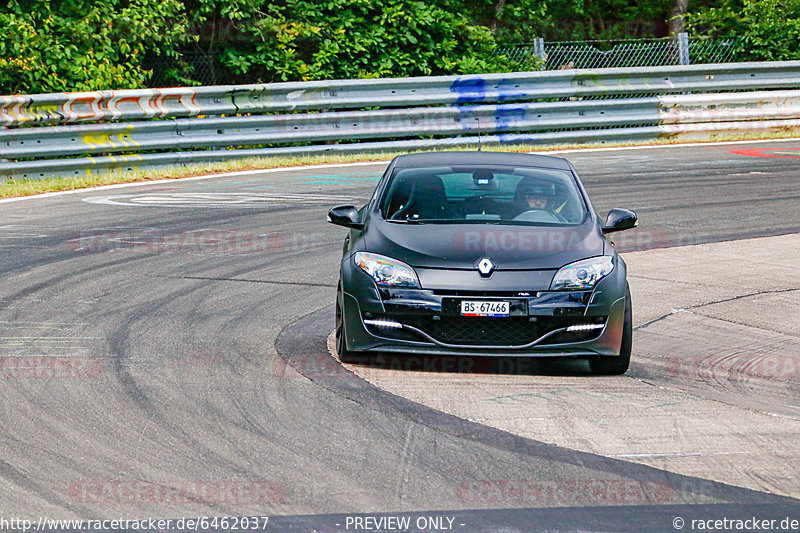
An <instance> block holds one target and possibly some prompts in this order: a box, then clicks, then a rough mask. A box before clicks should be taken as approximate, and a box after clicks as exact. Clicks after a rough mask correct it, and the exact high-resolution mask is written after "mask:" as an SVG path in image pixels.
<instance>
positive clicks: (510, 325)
mask: <svg viewBox="0 0 800 533" xmlns="http://www.w3.org/2000/svg"><path fill="white" fill-rule="evenodd" d="M386 318H388V319H390V320H396V321H398V322H400V323H401V324H406V325H409V326H413V327H415V328H417V329H420V330H422V331H424V332H425V333H426V334H428V335H430V336H431V337H433V338H434V339H436V340H437V341H439V342H441V343H444V344H460V345H468V346H476V347H479V346H522V345H525V344H529V343H531V342H533V341H535V340H536V339H538V338H539V337H541V336H542V335H545V334H546V333H548V332H550V331H553V330H554V329H558V328H563V327H566V326H569V325H572V324H576V323H578V322H580V323H586V322H587V319H585V318H583V317H581V318H577V319H576V318H557V317H540V318H539V319H538V320H536V321H531V320H530V319H529V318H528V317H527V316H524V317H506V318H495V317H458V316H442V317H440V319H439V320H434V319H433V317H431V316H427V317H413V316H404V317H386ZM595 320H596V321H598V322H603V321H604V320H605V317H598V318H596V319H591V320H590V321H595ZM370 329H373V328H370ZM601 331H602V330H589V331H575V332H563V333H559V334H557V335H554V336H553V337H550V338H548V339H546V340H545V341H544V342H543V343H542V344H543V345H546V344H558V343H567V342H581V341H586V340H591V339H593V338H595V337H597V336H598V335H599V334H600V332H601ZM380 335H381V336H383V337H391V338H396V339H398V340H418V341H425V340H426V339H424V338H423V337H421V336H418V335H416V334H415V333H413V332H412V331H410V330H407V329H392V330H390V329H382V330H381V332H380ZM414 337H416V338H414Z"/></svg>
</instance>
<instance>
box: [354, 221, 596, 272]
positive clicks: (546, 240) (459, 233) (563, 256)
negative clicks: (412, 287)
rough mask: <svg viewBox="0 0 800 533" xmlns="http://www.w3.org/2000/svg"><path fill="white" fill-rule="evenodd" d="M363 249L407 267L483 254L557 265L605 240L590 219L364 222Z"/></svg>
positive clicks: (505, 266)
mask: <svg viewBox="0 0 800 533" xmlns="http://www.w3.org/2000/svg"><path fill="white" fill-rule="evenodd" d="M365 240H366V243H365V244H366V246H367V249H368V251H370V252H375V253H379V254H383V255H386V256H389V257H392V258H394V259H399V260H400V261H403V262H405V263H408V264H409V265H411V266H413V267H425V268H450V269H474V268H475V267H476V265H477V263H478V262H479V261H480V260H481V259H483V258H486V257H488V258H489V259H490V260H491V261H492V262H493V263H494V264H495V267H496V269H497V270H536V269H557V268H560V267H562V266H564V265H566V264H568V263H572V262H573V261H578V260H580V259H584V258H587V257H593V256H596V255H602V254H603V251H604V243H605V240H604V238H603V235H602V233H601V231H600V229H599V228H598V227H597V226H596V225H595V224H594V223H593V222H592V221H588V222H587V223H584V224H581V225H577V226H521V225H499V224H497V225H496V224H402V223H392V222H387V221H384V220H379V221H376V222H375V223H373V224H370V226H369V230H368V232H367V235H366V239H365Z"/></svg>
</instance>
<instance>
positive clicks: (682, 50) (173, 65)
mask: <svg viewBox="0 0 800 533" xmlns="http://www.w3.org/2000/svg"><path fill="white" fill-rule="evenodd" d="M681 54H683V58H682V57H681ZM495 56H496V57H500V56H505V63H506V64H507V65H509V66H510V69H511V70H517V71H529V70H558V69H568V68H607V67H657V66H666V65H680V64H698V63H730V62H736V61H740V59H738V58H737V54H736V42H735V41H733V40H730V39H728V40H724V39H712V38H705V37H688V38H684V41H683V43H681V39H679V38H677V37H674V38H662V39H631V40H617V41H557V42H547V41H542V40H537V41H536V42H533V43H521V44H513V45H504V46H499V47H498V48H497V50H495ZM148 68H150V69H151V70H152V71H153V74H152V77H151V79H150V82H149V83H148V85H147V87H174V86H192V85H220V84H226V83H231V81H230V80H231V75H230V73H229V72H228V70H227V68H226V67H225V66H224V65H223V64H222V63H221V62H220V60H219V58H218V57H217V55H216V54H214V53H213V52H198V51H192V52H184V53H183V54H182V56H181V58H180V59H179V60H175V59H170V58H153V60H151V61H150V62H149V64H148Z"/></svg>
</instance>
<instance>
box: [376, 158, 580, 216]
mask: <svg viewBox="0 0 800 533" xmlns="http://www.w3.org/2000/svg"><path fill="white" fill-rule="evenodd" d="M380 206H381V215H382V216H383V218H384V219H386V220H388V221H391V222H405V223H409V222H420V223H421V222H427V223H448V224H454V223H455V224H457V223H468V224H473V223H494V224H497V223H503V224H505V223H509V224H525V225H541V224H560V225H564V224H567V225H574V224H580V223H581V222H583V220H584V218H585V217H586V213H587V210H586V207H585V204H584V202H583V200H582V197H581V194H580V193H579V191H578V189H577V187H576V185H575V179H574V178H573V176H572V174H571V173H569V172H566V171H562V170H557V169H545V168H534V167H524V168H520V167H506V166H498V165H494V166H476V165H473V166H469V167H431V168H413V169H398V170H396V171H395V172H394V174H393V175H392V176H391V178H390V180H389V183H388V185H387V187H386V188H385V193H384V195H383V197H382V199H381V202H380Z"/></svg>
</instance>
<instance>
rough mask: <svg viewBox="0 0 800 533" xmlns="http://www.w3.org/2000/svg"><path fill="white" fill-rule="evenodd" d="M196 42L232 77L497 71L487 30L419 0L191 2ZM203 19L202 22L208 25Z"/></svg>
mask: <svg viewBox="0 0 800 533" xmlns="http://www.w3.org/2000/svg"><path fill="white" fill-rule="evenodd" d="M187 8H188V9H187V10H188V12H189V13H191V16H192V17H193V22H194V24H195V25H196V27H205V28H208V30H209V31H207V32H205V34H204V35H201V36H200V40H199V42H198V46H199V47H201V49H204V50H211V51H216V53H217V54H218V57H219V58H220V61H221V63H222V64H223V65H224V66H225V67H226V68H227V69H229V70H230V71H231V72H232V73H233V74H234V75H235V79H237V80H238V81H261V82H273V81H297V80H318V79H331V78H377V77H387V76H425V75H436V74H454V73H474V72H488V71H496V70H502V69H503V68H505V65H503V64H502V61H498V60H496V59H494V58H492V53H493V51H494V48H495V41H494V38H493V36H492V34H491V31H490V30H489V28H487V27H484V26H480V25H475V24H472V23H471V22H470V20H469V19H468V18H467V17H466V16H465V15H463V14H460V13H457V12H454V11H449V10H447V9H444V8H443V7H440V6H438V5H436V4H434V3H430V2H425V1H422V0H322V1H318V0H317V1H315V0H286V1H285V2H269V1H243V0H240V1H229V0H191V1H190V2H189V3H188V5H187ZM209 23H210V24H209Z"/></svg>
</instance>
